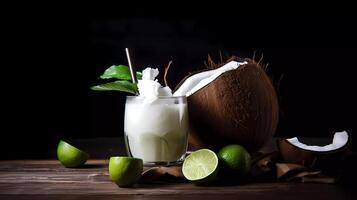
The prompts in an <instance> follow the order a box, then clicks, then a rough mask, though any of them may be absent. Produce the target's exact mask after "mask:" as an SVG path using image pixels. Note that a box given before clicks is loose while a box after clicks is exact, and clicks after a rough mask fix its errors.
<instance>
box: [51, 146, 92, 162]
mask: <svg viewBox="0 0 357 200" xmlns="http://www.w3.org/2000/svg"><path fill="white" fill-rule="evenodd" d="M57 158H58V160H59V161H60V162H61V163H62V165H64V166H65V167H79V166H81V165H83V164H84V163H85V162H86V161H87V160H88V158H89V155H88V154H87V153H86V152H84V151H82V150H80V149H78V148H76V147H74V146H72V145H70V144H68V143H67V142H65V141H62V140H61V141H60V142H59V143H58V147H57Z"/></svg>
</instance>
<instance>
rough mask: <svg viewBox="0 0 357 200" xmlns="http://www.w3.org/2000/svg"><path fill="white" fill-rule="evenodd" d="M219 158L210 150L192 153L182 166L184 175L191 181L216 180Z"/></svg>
mask: <svg viewBox="0 0 357 200" xmlns="http://www.w3.org/2000/svg"><path fill="white" fill-rule="evenodd" d="M217 171H218V157H217V155H216V154H215V153H214V152H213V151H211V150H209V149H200V150H198V151H195V152H193V153H191V154H190V155H189V156H187V158H186V159H185V161H184V162H183V166H182V173H183V175H184V176H185V177H186V178H187V179H188V180H190V181H195V182H209V181H211V180H213V179H215V178H216V175H217Z"/></svg>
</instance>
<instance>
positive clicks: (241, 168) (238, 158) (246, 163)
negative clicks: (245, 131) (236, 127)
mask: <svg viewBox="0 0 357 200" xmlns="http://www.w3.org/2000/svg"><path fill="white" fill-rule="evenodd" d="M218 158H219V159H220V161H221V162H222V164H223V165H224V166H225V167H226V168H228V169H229V170H230V171H231V172H233V173H239V174H243V175H245V174H247V173H248V172H249V171H250V167H251V156H250V154H249V153H248V151H247V150H246V149H245V148H244V147H243V146H241V145H238V144H231V145H227V146H225V147H223V148H222V149H220V150H219V152H218Z"/></svg>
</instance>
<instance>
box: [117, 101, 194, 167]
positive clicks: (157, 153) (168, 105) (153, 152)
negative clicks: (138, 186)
mask: <svg viewBox="0 0 357 200" xmlns="http://www.w3.org/2000/svg"><path fill="white" fill-rule="evenodd" d="M174 101H175V100H174V99H158V100H156V101H154V102H153V103H150V104H145V103H142V102H141V101H140V100H138V99H132V100H131V101H127V102H126V105H125V122H124V131H125V135H126V140H127V141H126V142H127V145H128V147H127V148H128V150H129V151H130V154H131V156H133V157H137V158H141V159H143V161H144V162H145V163H150V162H175V161H178V160H180V159H181V158H183V156H184V155H185V153H186V150H187V134H188V133H187V129H188V114H187V104H186V103H174Z"/></svg>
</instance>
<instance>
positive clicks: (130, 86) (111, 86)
mask: <svg viewBox="0 0 357 200" xmlns="http://www.w3.org/2000/svg"><path fill="white" fill-rule="evenodd" d="M91 89H92V90H97V91H111V90H116V91H122V92H129V93H131V94H136V92H137V90H138V87H137V86H136V84H134V83H131V82H129V81H125V80H121V81H114V82H110V83H104V84H100V85H97V86H93V87H91Z"/></svg>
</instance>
